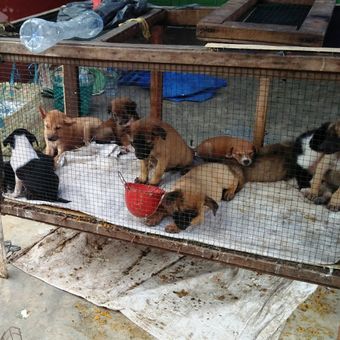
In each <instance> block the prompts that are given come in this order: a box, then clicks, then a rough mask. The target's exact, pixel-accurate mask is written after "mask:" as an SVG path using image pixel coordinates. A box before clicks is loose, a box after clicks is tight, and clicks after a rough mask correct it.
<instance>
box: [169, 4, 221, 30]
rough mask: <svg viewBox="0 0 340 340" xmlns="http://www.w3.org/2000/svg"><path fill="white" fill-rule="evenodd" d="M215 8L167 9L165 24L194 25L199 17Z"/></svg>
mask: <svg viewBox="0 0 340 340" xmlns="http://www.w3.org/2000/svg"><path fill="white" fill-rule="evenodd" d="M215 9H216V8H215V7H198V8H197V7H194V8H177V9H167V10H166V18H165V24H166V25H169V26H196V25H197V23H198V22H199V21H200V20H201V19H203V18H204V17H206V16H207V15H208V14H210V13H211V12H212V11H214V10H215Z"/></svg>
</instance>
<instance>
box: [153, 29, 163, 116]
mask: <svg viewBox="0 0 340 340" xmlns="http://www.w3.org/2000/svg"><path fill="white" fill-rule="evenodd" d="M163 34H164V27H163V26H154V27H152V35H151V42H152V43H153V44H161V43H162V42H163ZM162 110H163V73H162V72H160V71H152V72H151V80H150V117H152V118H155V119H162Z"/></svg>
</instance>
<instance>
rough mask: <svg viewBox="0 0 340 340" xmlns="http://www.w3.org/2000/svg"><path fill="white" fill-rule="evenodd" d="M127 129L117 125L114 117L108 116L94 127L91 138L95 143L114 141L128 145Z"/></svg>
mask: <svg viewBox="0 0 340 340" xmlns="http://www.w3.org/2000/svg"><path fill="white" fill-rule="evenodd" d="M128 130H129V129H128V128H127V127H125V126H122V125H119V124H118V123H117V122H116V121H115V120H114V118H109V119H108V120H107V121H105V122H103V123H102V124H101V125H100V126H99V127H98V128H97V129H95V131H94V132H93V140H94V141H96V142H97V143H109V142H111V141H114V142H116V143H117V144H118V145H121V146H124V147H128V146H129V145H130V136H129V134H128Z"/></svg>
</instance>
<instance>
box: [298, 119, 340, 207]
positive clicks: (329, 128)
mask: <svg viewBox="0 0 340 340" xmlns="http://www.w3.org/2000/svg"><path fill="white" fill-rule="evenodd" d="M320 130H321V131H322V132H323V131H326V133H325V135H324V136H323V138H322V139H321V141H320V139H312V140H311V143H312V144H311V147H312V148H313V149H314V150H315V151H317V152H321V153H322V154H323V156H322V157H321V159H320V160H319V162H318V163H317V165H316V170H315V173H314V175H313V178H312V181H311V188H310V189H307V190H305V191H304V195H305V196H306V197H307V198H308V199H309V200H311V201H313V202H314V203H315V204H324V203H327V202H328V204H327V208H328V209H329V210H331V211H339V210H340V121H337V122H335V123H325V124H323V125H322V126H321V127H320Z"/></svg>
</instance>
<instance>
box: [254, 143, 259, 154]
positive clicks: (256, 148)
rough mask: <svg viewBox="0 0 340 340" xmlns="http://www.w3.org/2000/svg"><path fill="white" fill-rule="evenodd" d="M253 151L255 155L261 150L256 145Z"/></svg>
mask: <svg viewBox="0 0 340 340" xmlns="http://www.w3.org/2000/svg"><path fill="white" fill-rule="evenodd" d="M253 151H254V153H258V152H259V149H258V147H257V146H256V145H253Z"/></svg>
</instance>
